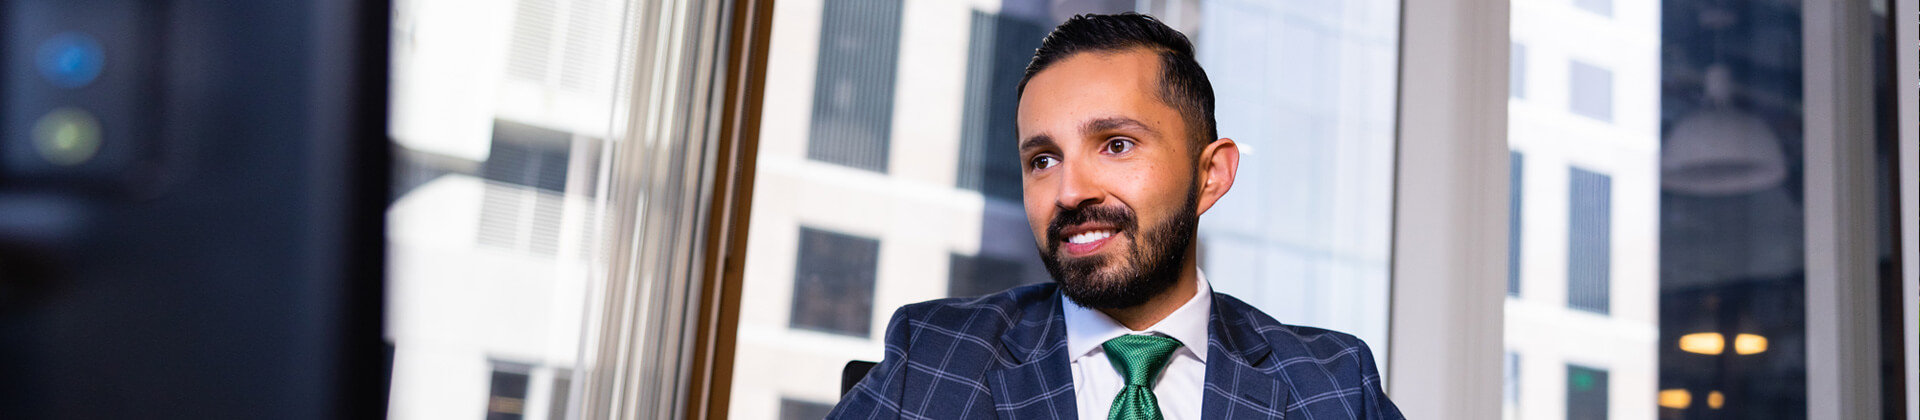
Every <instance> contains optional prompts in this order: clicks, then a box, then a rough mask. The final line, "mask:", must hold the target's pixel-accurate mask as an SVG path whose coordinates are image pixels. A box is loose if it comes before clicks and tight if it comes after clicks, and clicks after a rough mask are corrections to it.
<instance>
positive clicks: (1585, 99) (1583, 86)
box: [1567, 60, 1613, 122]
mask: <svg viewBox="0 0 1920 420" xmlns="http://www.w3.org/2000/svg"><path fill="white" fill-rule="evenodd" d="M1567 82H1568V84H1569V85H1570V86H1568V89H1569V92H1568V94H1567V100H1568V104H1567V107H1568V109H1569V110H1571V111H1573V113H1575V114H1579V115H1582V116H1586V117H1588V118H1593V119H1596V120H1600V121H1605V122H1613V71H1611V70H1607V69H1605V68H1601V67H1600V66H1595V65H1592V64H1587V63H1583V62H1580V60H1573V61H1571V62H1570V63H1569V64H1568V75H1567Z"/></svg>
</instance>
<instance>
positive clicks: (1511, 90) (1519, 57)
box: [1507, 42, 1527, 99]
mask: <svg viewBox="0 0 1920 420" xmlns="http://www.w3.org/2000/svg"><path fill="white" fill-rule="evenodd" d="M1507 96H1512V97H1515V98H1521V99H1525V98H1526V97H1527V46H1525V45H1520V43H1518V42H1515V43H1513V49H1512V51H1511V52H1510V53H1508V56H1507Z"/></svg>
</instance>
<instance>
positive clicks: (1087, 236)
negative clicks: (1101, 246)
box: [1067, 230, 1113, 244]
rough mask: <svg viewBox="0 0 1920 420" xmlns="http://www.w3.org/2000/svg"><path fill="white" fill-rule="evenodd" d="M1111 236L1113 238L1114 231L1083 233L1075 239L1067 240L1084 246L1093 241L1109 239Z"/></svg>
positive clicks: (1074, 236) (1075, 236)
mask: <svg viewBox="0 0 1920 420" xmlns="http://www.w3.org/2000/svg"><path fill="white" fill-rule="evenodd" d="M1109 236H1113V232H1112V231H1105V230H1096V231H1092V232H1082V233H1081V234H1079V235H1073V237H1071V238H1067V242H1070V243H1074V244H1084V243H1089V242H1093V241H1098V240H1101V239H1107V237H1109Z"/></svg>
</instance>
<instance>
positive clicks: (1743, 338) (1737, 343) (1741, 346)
mask: <svg viewBox="0 0 1920 420" xmlns="http://www.w3.org/2000/svg"><path fill="white" fill-rule="evenodd" d="M1764 351H1767V338H1766V337H1761V336H1759V335H1757V334H1740V335H1736V336H1733V352H1734V353H1740V354H1758V353H1760V352H1764Z"/></svg>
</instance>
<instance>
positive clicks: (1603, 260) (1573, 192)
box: [1567, 168, 1613, 314]
mask: <svg viewBox="0 0 1920 420" xmlns="http://www.w3.org/2000/svg"><path fill="white" fill-rule="evenodd" d="M1569 178H1570V179H1569V182H1568V189H1569V190H1570V193H1569V197H1568V203H1567V207H1568V215H1567V221H1568V226H1567V305H1568V306H1570V307H1573V308H1575V309H1583V310H1588V311H1593V312H1598V313H1602V314H1605V313H1607V310H1608V290H1609V289H1610V288H1611V287H1610V284H1609V283H1610V281H1611V278H1610V270H1611V268H1612V264H1613V255H1612V246H1613V240H1612V227H1613V223H1612V218H1613V217H1612V204H1613V179H1612V178H1610V177H1608V176H1606V175H1603V174H1599V173H1595V172H1592V171H1588V170H1585V169H1580V168H1572V170H1571V173H1570V177H1569Z"/></svg>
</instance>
